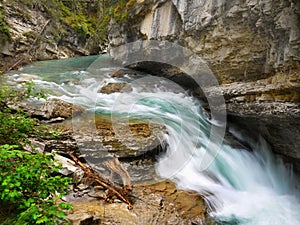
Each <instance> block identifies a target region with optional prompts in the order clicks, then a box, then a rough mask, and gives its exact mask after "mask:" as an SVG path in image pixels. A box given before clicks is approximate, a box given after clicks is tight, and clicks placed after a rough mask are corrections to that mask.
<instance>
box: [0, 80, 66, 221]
mask: <svg viewBox="0 0 300 225" xmlns="http://www.w3.org/2000/svg"><path fill="white" fill-rule="evenodd" d="M28 97H37V98H40V97H45V93H44V91H42V90H40V89H39V88H37V87H36V85H35V84H34V83H32V82H29V83H26V84H24V86H23V88H22V89H20V90H19V89H12V88H11V87H9V86H8V85H7V84H5V83H4V82H2V85H1V89H0V174H1V176H0V209H1V208H5V209H10V213H9V215H13V216H11V218H9V219H6V220H5V221H1V218H0V223H1V224H7V225H8V224H9V225H21V224H22V225H31V224H45V225H54V224H58V223H65V224H66V223H67V221H66V220H65V219H64V217H65V215H66V212H65V211H66V210H68V209H71V205H69V204H66V203H63V202H59V201H60V200H59V199H60V198H61V196H62V195H64V194H66V193H67V189H68V185H69V184H70V183H71V180H70V179H69V178H66V177H61V176H58V175H57V172H58V169H59V168H60V167H59V166H56V164H55V162H54V160H53V157H52V156H51V155H46V154H34V153H30V152H27V151H24V150H23V145H24V144H26V143H27V139H28V136H29V135H33V134H34V135H36V136H40V135H45V134H49V133H50V134H51V135H52V136H55V135H57V133H56V132H54V133H53V132H52V131H51V130H49V129H46V128H45V127H41V126H37V121H36V120H34V119H32V118H30V117H28V116H27V115H26V113H25V112H23V111H21V110H14V109H11V107H10V105H11V104H13V103H16V102H18V101H20V100H24V99H26V98H28ZM48 136H49V135H48ZM8 217H9V216H8Z"/></svg>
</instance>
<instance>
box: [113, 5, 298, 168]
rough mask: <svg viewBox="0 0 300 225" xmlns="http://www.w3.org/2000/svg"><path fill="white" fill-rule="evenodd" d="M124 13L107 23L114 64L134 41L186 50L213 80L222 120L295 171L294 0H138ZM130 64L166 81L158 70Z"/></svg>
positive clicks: (296, 81)
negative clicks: (119, 50)
mask: <svg viewBox="0 0 300 225" xmlns="http://www.w3.org/2000/svg"><path fill="white" fill-rule="evenodd" d="M129 13H130V17H129V19H127V20H126V21H125V20H124V21H118V22H112V23H111V31H110V35H109V40H110V54H111V56H112V57H113V58H114V59H115V60H118V57H121V56H120V55H118V54H116V52H114V49H115V47H118V46H122V45H124V44H126V43H129V42H133V41H137V40H158V41H164V40H167V41H171V42H173V43H176V44H178V45H181V46H183V47H185V48H188V49H189V50H191V51H192V52H194V53H195V54H197V55H198V56H200V57H201V58H202V59H204V60H205V61H206V62H207V63H208V65H209V67H210V68H211V70H212V71H213V73H214V75H215V76H216V77H217V79H218V81H219V83H220V88H221V90H222V92H223V95H224V98H225V100H226V106H227V112H228V121H229V122H233V123H234V124H240V125H242V126H247V127H249V128H250V132H251V133H253V135H254V137H257V136H258V135H257V134H258V133H260V134H262V135H263V136H264V137H265V138H266V139H267V140H268V142H269V143H270V145H271V146H272V147H273V150H274V151H275V152H276V153H278V154H281V155H283V156H284V158H286V159H287V161H288V162H293V163H294V165H295V166H296V168H297V169H300V149H299V146H300V107H299V102H300V63H299V62H300V2H299V1H297V0H273V1H271V0H232V1H225V0H138V1H137V3H136V4H135V5H134V7H132V9H131V10H130V12H129ZM125 51H126V50H125ZM135 67H136V68H137V69H140V70H144V71H146V72H149V73H152V74H155V75H160V76H168V74H166V73H164V71H166V70H165V68H163V67H164V66H163V65H158V64H157V65H155V63H152V65H151V64H150V66H149V62H148V63H145V64H144V65H143V64H142V63H141V64H139V65H138V66H135ZM173 71H174V70H173ZM175 71H176V70H175ZM179 74H180V72H179ZM173 75H174V74H173ZM179 83H180V82H179ZM193 88H194V87H193ZM210 92H211V93H213V92H214V88H213V87H212V88H211V90H210ZM200 97H201V96H200ZM202 97H203V98H204V96H202Z"/></svg>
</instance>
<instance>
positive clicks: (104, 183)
mask: <svg viewBox="0 0 300 225" xmlns="http://www.w3.org/2000/svg"><path fill="white" fill-rule="evenodd" d="M69 156H70V157H71V158H72V159H73V161H74V162H75V163H76V164H77V165H79V166H80V167H81V168H82V170H83V171H84V173H85V177H86V178H88V179H89V180H91V181H93V182H94V183H97V185H99V186H101V187H103V188H105V189H107V190H109V191H110V192H111V193H112V194H113V195H115V196H116V197H117V198H119V199H120V200H121V201H123V202H125V203H127V205H128V209H132V208H133V205H132V204H131V202H130V201H129V200H128V197H127V196H126V194H127V193H128V191H131V190H130V189H129V190H128V189H127V187H126V185H124V187H123V188H120V187H118V186H117V185H115V184H113V182H110V181H108V180H107V179H106V178H104V177H101V176H100V175H99V174H98V173H97V172H96V171H94V170H93V169H92V168H90V167H88V166H86V165H85V164H83V163H82V162H80V160H79V159H78V158H77V157H76V156H75V155H74V154H73V153H69Z"/></svg>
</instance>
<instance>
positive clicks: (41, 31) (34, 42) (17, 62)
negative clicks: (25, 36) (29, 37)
mask: <svg viewBox="0 0 300 225" xmlns="http://www.w3.org/2000/svg"><path fill="white" fill-rule="evenodd" d="M49 23H50V20H47V21H46V23H45V24H44V26H43V27H42V29H41V30H40V32H39V34H38V35H37V36H36V38H35V39H34V40H33V42H32V44H31V45H30V47H29V48H28V50H27V51H26V55H28V54H30V52H31V51H32V49H33V48H34V46H35V44H36V42H37V40H38V39H39V37H40V36H41V35H42V34H43V32H44V30H45V29H46V27H47V25H48V24H49ZM24 59H25V56H22V57H21V58H20V59H18V60H17V61H16V62H15V63H14V64H13V65H12V66H10V67H9V68H8V69H7V70H6V72H9V71H11V70H12V69H13V68H15V67H16V66H18V65H19V64H20V63H22V62H23V60H24Z"/></svg>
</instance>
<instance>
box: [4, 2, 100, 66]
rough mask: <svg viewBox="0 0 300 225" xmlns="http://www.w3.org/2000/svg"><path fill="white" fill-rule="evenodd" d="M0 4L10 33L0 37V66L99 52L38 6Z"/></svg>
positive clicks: (14, 3)
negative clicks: (4, 38) (7, 37)
mask: <svg viewBox="0 0 300 225" xmlns="http://www.w3.org/2000/svg"><path fill="white" fill-rule="evenodd" d="M37 5H38V4H37ZM0 8H3V10H2V11H3V12H2V13H3V15H4V16H3V17H4V20H5V22H6V24H7V27H8V29H9V31H10V35H11V40H4V41H3V40H1V39H0V60H1V61H0V70H2V69H4V70H5V69H9V68H12V69H14V65H15V68H16V67H18V66H20V65H22V64H23V63H24V64H28V63H29V62H31V61H36V60H49V59H60V58H67V57H74V56H79V55H90V54H98V53H99V46H97V45H95V43H89V42H88V39H87V38H85V37H82V36H81V35H79V34H78V33H76V32H75V31H74V29H70V27H68V26H66V24H64V23H63V22H61V21H60V20H59V19H60V18H53V17H52V16H51V15H50V14H49V13H48V12H47V11H46V10H45V9H44V8H43V7H41V6H36V7H33V6H31V7H30V6H28V5H26V4H25V3H22V2H21V1H15V2H14V1H3V2H0Z"/></svg>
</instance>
